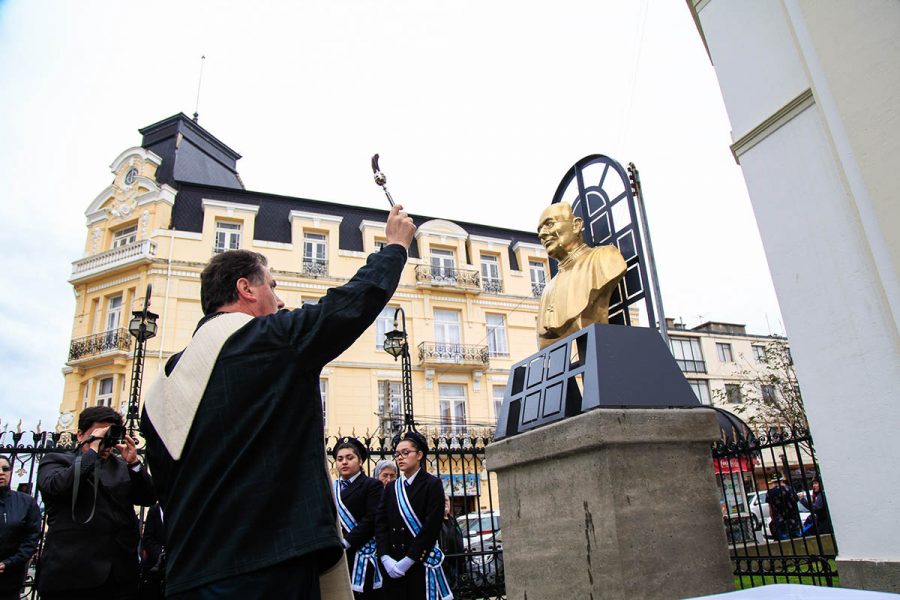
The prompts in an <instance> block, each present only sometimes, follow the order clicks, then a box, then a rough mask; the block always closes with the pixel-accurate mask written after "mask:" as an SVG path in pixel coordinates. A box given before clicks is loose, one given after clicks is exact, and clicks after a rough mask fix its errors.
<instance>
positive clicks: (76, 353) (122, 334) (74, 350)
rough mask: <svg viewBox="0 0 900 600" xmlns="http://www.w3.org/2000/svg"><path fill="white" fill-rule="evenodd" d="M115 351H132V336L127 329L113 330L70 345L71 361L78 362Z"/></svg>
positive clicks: (83, 338) (75, 341)
mask: <svg viewBox="0 0 900 600" xmlns="http://www.w3.org/2000/svg"><path fill="white" fill-rule="evenodd" d="M113 350H120V351H122V352H128V351H129V350H131V334H129V333H128V330H127V329H111V330H109V331H104V332H103V333H95V334H94V335H89V336H86V337H82V338H77V339H74V340H72V343H71V344H70V345H69V360H78V359H79V358H85V357H88V356H95V355H97V354H103V353H104V352H111V351H113Z"/></svg>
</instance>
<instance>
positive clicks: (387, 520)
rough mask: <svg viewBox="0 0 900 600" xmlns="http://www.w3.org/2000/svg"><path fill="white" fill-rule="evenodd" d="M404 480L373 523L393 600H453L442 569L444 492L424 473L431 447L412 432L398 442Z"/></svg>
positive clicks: (389, 491) (390, 489) (388, 493)
mask: <svg viewBox="0 0 900 600" xmlns="http://www.w3.org/2000/svg"><path fill="white" fill-rule="evenodd" d="M394 452H395V455H394V457H395V458H396V459H397V465H398V466H399V467H400V473H401V475H400V477H399V478H398V479H397V481H395V482H394V483H393V484H391V485H388V486H387V487H386V488H385V489H384V495H383V496H382V498H381V504H380V505H379V507H378V515H377V517H376V520H375V540H376V542H377V544H378V554H379V556H380V557H381V562H382V564H383V565H384V569H385V571H386V572H387V574H388V578H387V579H386V580H385V582H384V588H385V596H386V597H387V598H391V600H452V598H453V593H452V592H451V591H450V586H449V584H448V582H447V578H446V576H445V575H444V570H443V568H442V567H441V564H442V563H443V561H444V555H443V552H441V549H440V547H439V546H438V543H437V540H438V535H439V534H440V531H441V522H442V521H443V518H444V486H443V485H442V484H441V480H440V479H438V478H437V477H435V476H434V475H431V474H429V473H428V472H427V471H425V468H424V467H425V457H426V456H427V454H428V443H427V442H426V441H425V438H424V437H423V436H422V435H421V434H419V433H417V432H415V431H409V432H407V433H405V434H404V435H403V437H401V438H399V439H396V438H395V442H394Z"/></svg>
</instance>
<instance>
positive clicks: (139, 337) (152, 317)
mask: <svg viewBox="0 0 900 600" xmlns="http://www.w3.org/2000/svg"><path fill="white" fill-rule="evenodd" d="M152 291H153V285H152V284H150V283H148V284H147V294H146V295H145V296H144V308H143V310H136V311H134V312H132V313H131V314H132V317H131V322H130V323H128V332H129V333H130V334H131V335H133V336H134V338H135V340H136V342H135V344H134V358H133V360H132V364H131V396H130V397H129V398H128V435H130V436H131V437H134V430H135V429H136V428H137V420H138V411H139V409H140V401H141V380H142V379H143V375H144V344H145V343H146V341H147V340H149V339H150V338H152V337H154V336H155V335H156V330H157V324H156V319H158V318H159V315H157V314H156V313H152V312H150V311H149V310H148V309H149V308H150V293H151V292H152Z"/></svg>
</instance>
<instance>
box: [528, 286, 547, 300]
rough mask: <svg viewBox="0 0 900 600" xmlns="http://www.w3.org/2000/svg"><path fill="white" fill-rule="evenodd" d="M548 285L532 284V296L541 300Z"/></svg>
mask: <svg viewBox="0 0 900 600" xmlns="http://www.w3.org/2000/svg"><path fill="white" fill-rule="evenodd" d="M545 285H546V284H543V283H532V284H531V295H532V296H534V297H535V298H540V297H541V294H543V293H544V287H545Z"/></svg>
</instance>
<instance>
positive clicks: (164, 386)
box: [144, 312, 253, 460]
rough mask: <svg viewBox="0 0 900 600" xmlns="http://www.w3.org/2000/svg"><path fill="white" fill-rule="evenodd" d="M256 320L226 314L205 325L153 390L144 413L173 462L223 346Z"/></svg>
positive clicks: (234, 314)
mask: <svg viewBox="0 0 900 600" xmlns="http://www.w3.org/2000/svg"><path fill="white" fill-rule="evenodd" d="M252 319H253V317H252V316H250V315H248V314H246V313H241V312H233V313H225V314H223V315H219V316H218V317H215V318H214V319H210V320H209V321H207V322H206V323H204V324H203V326H202V327H200V329H198V330H197V332H196V333H195V334H194V337H193V338H191V342H190V343H189V344H188V346H187V348H185V349H184V352H183V353H182V355H181V358H180V359H179V360H178V364H176V365H175V368H174V369H172V373H171V374H169V375H166V373H165V371H163V373H162V374H161V375H160V376H159V377H158V378H157V379H156V381H154V382H153V385H152V386H150V391H148V392H147V396H146V399H145V400H144V409H145V410H146V411H147V416H148V417H150V421H151V422H152V423H153V428H154V429H155V430H156V433H157V434H158V435H159V439H160V440H162V443H163V444H165V446H166V450H168V451H169V454H170V455H171V456H172V458H173V459H175V460H179V459H180V458H181V452H182V451H183V450H184V444H185V442H187V437H188V433H190V431H191V425H192V424H193V423H194V416H195V415H196V414H197V407H198V406H200V400H201V399H202V398H203V392H205V391H206V384H207V383H209V376H210V375H212V370H213V367H214V366H215V365H216V359H217V358H219V352H221V351H222V346H224V345H225V342H227V341H228V338H230V337H231V336H232V335H233V334H234V332H235V331H237V330H238V329H240V328H241V327H243V326H244V325H246V324H247V323H248V322H249V321H251V320H252Z"/></svg>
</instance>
